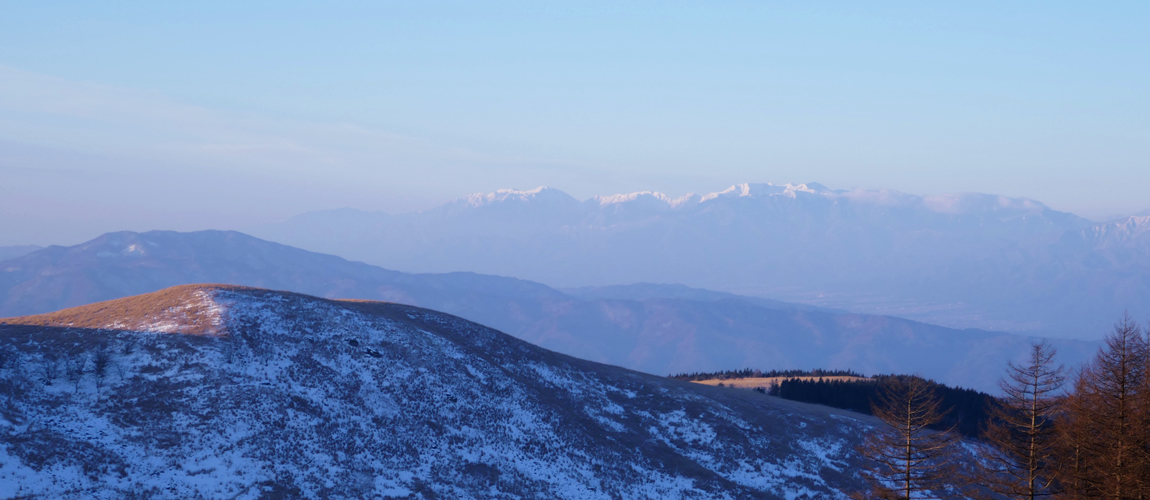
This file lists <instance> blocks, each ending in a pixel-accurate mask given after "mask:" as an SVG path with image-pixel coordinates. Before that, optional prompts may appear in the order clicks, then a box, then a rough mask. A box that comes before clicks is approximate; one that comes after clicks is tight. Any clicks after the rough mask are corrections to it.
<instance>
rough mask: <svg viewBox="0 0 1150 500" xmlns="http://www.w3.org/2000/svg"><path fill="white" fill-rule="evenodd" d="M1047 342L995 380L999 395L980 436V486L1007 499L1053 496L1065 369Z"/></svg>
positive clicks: (1057, 473)
mask: <svg viewBox="0 0 1150 500" xmlns="http://www.w3.org/2000/svg"><path fill="white" fill-rule="evenodd" d="M1055 354H1056V351H1055V349H1054V347H1052V346H1051V345H1050V344H1049V343H1048V342H1046V341H1042V342H1037V343H1033V344H1031V346H1030V355H1029V356H1028V358H1027V360H1026V361H1025V362H1024V364H1023V365H1021V366H1019V365H1016V364H1014V363H1013V362H1011V363H1010V364H1008V365H1007V370H1006V377H1005V378H1003V379H1002V381H1001V382H999V387H1000V388H1001V389H1002V396H1001V397H1000V398H998V400H997V404H996V405H995V406H994V407H992V409H991V412H990V413H991V418H990V423H988V424H987V426H986V427H985V428H984V429H983V432H982V447H981V448H982V453H981V455H982V457H983V458H984V459H985V462H983V463H982V466H981V467H979V468H978V474H977V479H978V481H977V482H978V484H980V485H981V486H984V487H986V488H987V489H989V490H990V491H991V492H993V493H995V494H997V495H1000V496H1002V497H1005V498H1015V499H1020V500H1021V499H1026V500H1036V499H1040V498H1047V497H1050V496H1052V495H1053V494H1055V493H1057V491H1058V480H1059V460H1058V453H1059V452H1060V451H1061V450H1060V446H1059V434H1058V430H1057V429H1056V427H1055V419H1056V418H1057V417H1058V416H1059V411H1060V407H1061V403H1062V400H1063V396H1064V394H1063V390H1062V386H1063V383H1064V382H1065V381H1066V376H1065V368H1064V367H1063V366H1061V365H1057V366H1056V365H1055V364H1054V357H1055Z"/></svg>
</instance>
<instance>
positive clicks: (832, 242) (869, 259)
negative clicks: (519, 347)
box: [251, 183, 1150, 338]
mask: <svg viewBox="0 0 1150 500" xmlns="http://www.w3.org/2000/svg"><path fill="white" fill-rule="evenodd" d="M1146 227H1147V222H1146V217H1130V218H1126V219H1123V220H1118V221H1111V222H1107V223H1095V222H1092V221H1089V220H1086V219H1083V218H1081V217H1078V216H1075V215H1074V214H1070V213H1065V212H1059V211H1056V210H1052V209H1050V208H1049V207H1047V206H1045V205H1043V204H1042V203H1040V202H1038V201H1034V200H1029V199H1024V198H1010V197H1004V196H997V195H988V194H977V193H965V194H953V195H941V196H916V195H911V194H906V193H900V192H897V191H890V190H835V189H830V188H827V187H826V186H823V185H820V184H817V183H807V184H786V185H772V184H740V185H735V186H732V187H730V188H728V189H726V190H724V191H721V192H717V193H709V194H705V195H694V194H691V195H686V196H682V197H670V196H667V195H665V194H662V193H657V192H638V193H630V194H618V195H612V196H597V197H593V198H590V199H588V200H585V201H579V200H576V199H574V198H572V197H571V196H569V195H567V194H566V193H563V192H562V191H559V190H557V189H552V188H545V187H540V188H536V189H532V190H526V191H519V190H509V189H508V190H499V191H496V192H494V193H485V194H476V195H472V196H468V197H465V198H462V199H459V200H456V201H453V202H450V203H447V204H445V205H443V206H440V207H438V208H435V209H432V210H427V211H423V212H417V213H408V214H400V215H389V214H385V213H379V212H362V211H356V210H351V209H341V210H333V211H326V212H312V213H307V214H303V215H300V216H297V217H295V218H292V219H291V220H288V221H286V222H283V223H280V224H273V225H268V226H263V227H259V228H253V229H252V230H251V232H252V234H254V235H256V236H259V237H262V238H265V239H269V240H272V241H278V242H281V243H285V244H289V245H293V246H297V247H300V248H305V249H308V250H313V251H319V252H324V253H331V254H335V255H340V256H342V257H346V258H349V259H353V260H360V261H364V262H367V263H371V264H376V265H380V266H384V267H387V268H390V269H397V270H402V271H409V272H450V271H472V272H478V273H485V274H495V275H503V276H514V277H518V278H523V279H529V280H533V281H539V282H543V283H547V284H548V285H551V286H557V287H578V286H601V285H616V284H630V283H637V282H650V283H679V284H684V285H688V286H693V287H700V288H709V289H715V290H722V291H728V292H735V293H740V294H744V295H756V296H761V297H769V298H774V299H778V300H784V301H790V302H802V303H806V304H812V305H819V306H826V307H834V308H842V309H847V310H851V311H856V312H868V313H876V314H885V315H896V316H901V317H906V318H910V319H916V320H920V321H925V322H929V323H935V324H941V325H944V326H950V327H956V328H982V329H991V330H1006V331H1018V332H1031V333H1035V334H1044V335H1056V336H1068V337H1081V338H1097V337H1099V336H1100V335H1101V334H1102V333H1104V332H1105V331H1106V329H1107V328H1108V327H1109V325H1110V324H1111V323H1112V322H1113V321H1114V319H1115V318H1117V317H1118V316H1120V315H1121V314H1122V312H1123V311H1125V310H1128V311H1130V312H1131V313H1133V314H1135V315H1138V316H1150V258H1148V256H1150V238H1147V237H1146Z"/></svg>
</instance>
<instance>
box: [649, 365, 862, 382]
mask: <svg viewBox="0 0 1150 500" xmlns="http://www.w3.org/2000/svg"><path fill="white" fill-rule="evenodd" d="M776 377H860V378H861V377H863V375H861V374H858V373H855V372H854V371H851V370H821V369H815V370H770V371H762V370H753V369H750V368H744V369H742V370H727V371H721V372H694V373H679V374H676V375H671V376H670V378H673V379H676V380H685V381H687V382H693V381H696V380H733V379H740V378H776Z"/></svg>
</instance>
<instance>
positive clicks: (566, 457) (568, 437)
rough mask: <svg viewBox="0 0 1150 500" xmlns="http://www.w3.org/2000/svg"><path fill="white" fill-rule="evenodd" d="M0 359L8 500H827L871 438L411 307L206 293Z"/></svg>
mask: <svg viewBox="0 0 1150 500" xmlns="http://www.w3.org/2000/svg"><path fill="white" fill-rule="evenodd" d="M0 352H3V353H4V356H3V357H2V358H0V360H2V361H3V365H0V380H2V384H3V387H4V391H3V392H2V393H0V401H2V402H3V404H0V492H2V493H3V496H5V497H14V498H61V499H81V498H82V499H89V498H95V499H102V498H107V499H112V498H180V499H183V498H238V499H254V498H460V499H468V498H565V499H612V498H700V499H701V498H716V499H722V498H730V499H735V498H740V499H741V498H765V499H772V498H786V499H795V498H808V499H811V498H828V499H836V498H843V499H845V498H846V495H845V494H844V493H845V492H850V491H852V490H857V489H859V488H860V487H861V484H860V480H859V478H858V477H857V476H856V474H855V473H854V471H855V470H857V464H858V457H857V456H856V454H855V453H854V451H853V450H854V446H855V445H857V444H858V442H859V440H860V439H861V436H863V435H865V434H866V433H867V430H868V429H870V428H872V427H873V426H874V425H876V421H874V420H872V419H870V418H869V417H865V416H862V415H857V414H851V413H849V412H845V411H837V410H831V409H829V408H825V407H816V406H812V405H805V404H801V403H793V402H789V401H784V400H781V399H779V398H774V397H769V396H766V395H763V394H759V393H756V392H753V391H746V390H737V389H724V388H717V387H708V386H703V385H698V384H691V383H687V382H681V381H677V380H671V379H667V378H663V377H656V376H651V375H645V374H642V373H637V372H633V371H629V370H625V369H621V368H616V367H613V366H607V365H601V364H598V363H592V362H588V361H583V360H580V359H576V358H572V357H568V356H564V355H562V354H557V353H554V352H551V351H547V350H545V349H541V348H539V347H536V346H533V345H530V344H528V343H525V342H522V341H519V340H516V339H514V338H512V337H510V336H508V335H504V334H502V333H500V332H497V331H495V330H491V329H489V328H486V327H483V326H480V325H477V324H475V323H470V322H467V321H465V320H462V319H460V318H456V317H453V316H449V315H446V314H443V313H438V312H434V311H430V310H426V309H420V308H416V307H411V306H405V305H398V304H390V303H379V302H361V301H331V300H324V299H319V298H315V297H308V296H303V295H297V294H292V293H286V292H272V291H267V290H260V289H250V288H237V287H228V286H202V285H201V286H185V287H178V288H174V289H168V290H164V291H161V292H157V293H153V294H148V295H143V296H137V297H132V298H126V299H120V300H117V301H113V302H105V303H100V304H94V305H91V306H85V307H81V308H77V309H71V310H65V311H60V312H58V313H54V314H48V315H43V316H34V317H25V318H15V319H9V320H5V321H2V322H0ZM96 359H102V360H103V366H104V368H103V370H102V373H101V372H100V371H98V369H97V368H95V365H94V364H92V363H95V361H92V360H96ZM80 360H83V361H82V362H84V363H86V365H85V367H84V369H83V370H80V371H77V370H76V369H75V366H78V365H77V364H76V363H78V362H81V361H80ZM89 365H90V366H89ZM52 366H55V367H57V368H58V369H52V370H49V369H48V367H52Z"/></svg>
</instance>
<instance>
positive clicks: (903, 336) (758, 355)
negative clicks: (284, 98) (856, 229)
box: [0, 231, 1097, 392]
mask: <svg viewBox="0 0 1150 500" xmlns="http://www.w3.org/2000/svg"><path fill="white" fill-rule="evenodd" d="M193 283H227V284H233V285H245V286H256V287H261V288H271V289H278V290H289V291H294V292H299V293H307V294H309V295H316V296H322V297H327V298H347V299H368V300H386V301H392V302H398V303H404V304H410V305H417V306H420V307H427V308H431V309H435V310H439V311H444V312H446V313H449V314H454V315H457V316H461V317H463V318H466V319H468V320H471V321H475V322H478V323H481V324H484V325H487V326H490V327H493V328H496V329H499V330H501V331H504V332H507V333H509V334H511V335H513V336H515V337H518V338H520V339H523V340H526V341H528V342H531V343H533V344H536V345H539V346H542V347H545V348H548V349H552V350H555V351H559V352H562V353H564V354H569V355H572V356H576V357H579V358H583V359H589V360H592V361H598V362H603V363H609V364H613V365H618V366H623V367H627V368H631V369H636V370H640V371H644V372H647V373H653V374H657V375H667V374H671V373H682V372H693V371H715V370H728V369H739V368H758V369H764V370H769V369H791V368H798V369H813V368H829V369H853V370H857V371H861V372H864V373H868V374H870V373H892V372H897V373H921V374H923V375H926V376H929V377H933V378H936V379H937V380H939V381H941V382H945V383H949V384H953V385H960V386H966V387H973V388H977V389H980V390H984V391H989V392H994V391H995V390H996V387H997V386H996V382H997V380H998V378H999V377H1000V376H1001V373H1002V370H1003V369H1004V367H1005V366H1006V363H1007V361H1009V360H1011V359H1013V358H1015V357H1016V356H1018V355H1021V354H1023V353H1025V351H1026V347H1027V343H1028V341H1029V339H1028V338H1026V337H1024V336H1020V335H1013V334H1009V333H1002V332H987V331H978V330H955V329H950V328H943V327H938V326H934V325H929V324H923V323H919V322H914V321H908V320H905V319H900V318H894V317H889V316H878V315H867V314H857V313H847V312H844V311H835V310H824V309H819V308H814V307H810V306H802V305H795V304H788V303H783V302H777V301H771V300H766V299H761V298H751V297H745V296H739V295H733V294H729V293H721V292H713V291H708V290H701V289H695V288H689V287H685V286H672V285H654V284H635V285H626V286H610V287H592V288H579V289H567V290H556V289H553V288H550V287H548V286H546V285H542V284H539V283H534V282H530V281H525V280H519V279H514V278H504V277H498V276H488V275H479V274H473V273H448V274H409V273H401V272H396V271H390V270H387V269H381V268H379V267H375V266H371V265H367V264H363V263H358V262H349V261H347V260H344V259H342V258H339V257H336V256H332V255H323V254H318V253H313V252H308V251H304V250H300V249H298V248H292V247H288V246H285V245H281V244H277V243H272V242H268V241H264V240H260V239H258V238H253V237H251V236H247V235H245V234H242V233H237V232H229V231H201V232H192V233H178V232H173V231H153V232H147V233H132V232H121V233H109V234H106V235H103V236H101V237H99V238H96V239H94V240H92V241H89V242H87V243H83V244H80V245H76V246H73V247H49V248H45V249H42V250H39V251H36V252H33V253H30V254H27V255H24V256H22V257H19V258H17V259H12V260H8V261H3V262H0V316H17V315H28V314H38V313H45V312H50V311H54V310H58V309H63V308H67V307H74V306H79V305H83V304H89V303H93V302H98V301H103V300H111V299H117V298H121V297H127V296H131V295H138V294H142V293H149V292H154V291H157V290H160V289H163V288H167V287H171V286H176V285H184V284H193ZM1058 346H1059V349H1060V351H1061V360H1062V361H1063V362H1066V363H1068V364H1070V365H1074V364H1077V363H1078V362H1080V361H1081V360H1083V359H1085V358H1086V357H1087V356H1089V355H1091V354H1093V352H1094V351H1095V350H1096V348H1097V345H1096V344H1095V343H1091V342H1081V341H1058Z"/></svg>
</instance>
